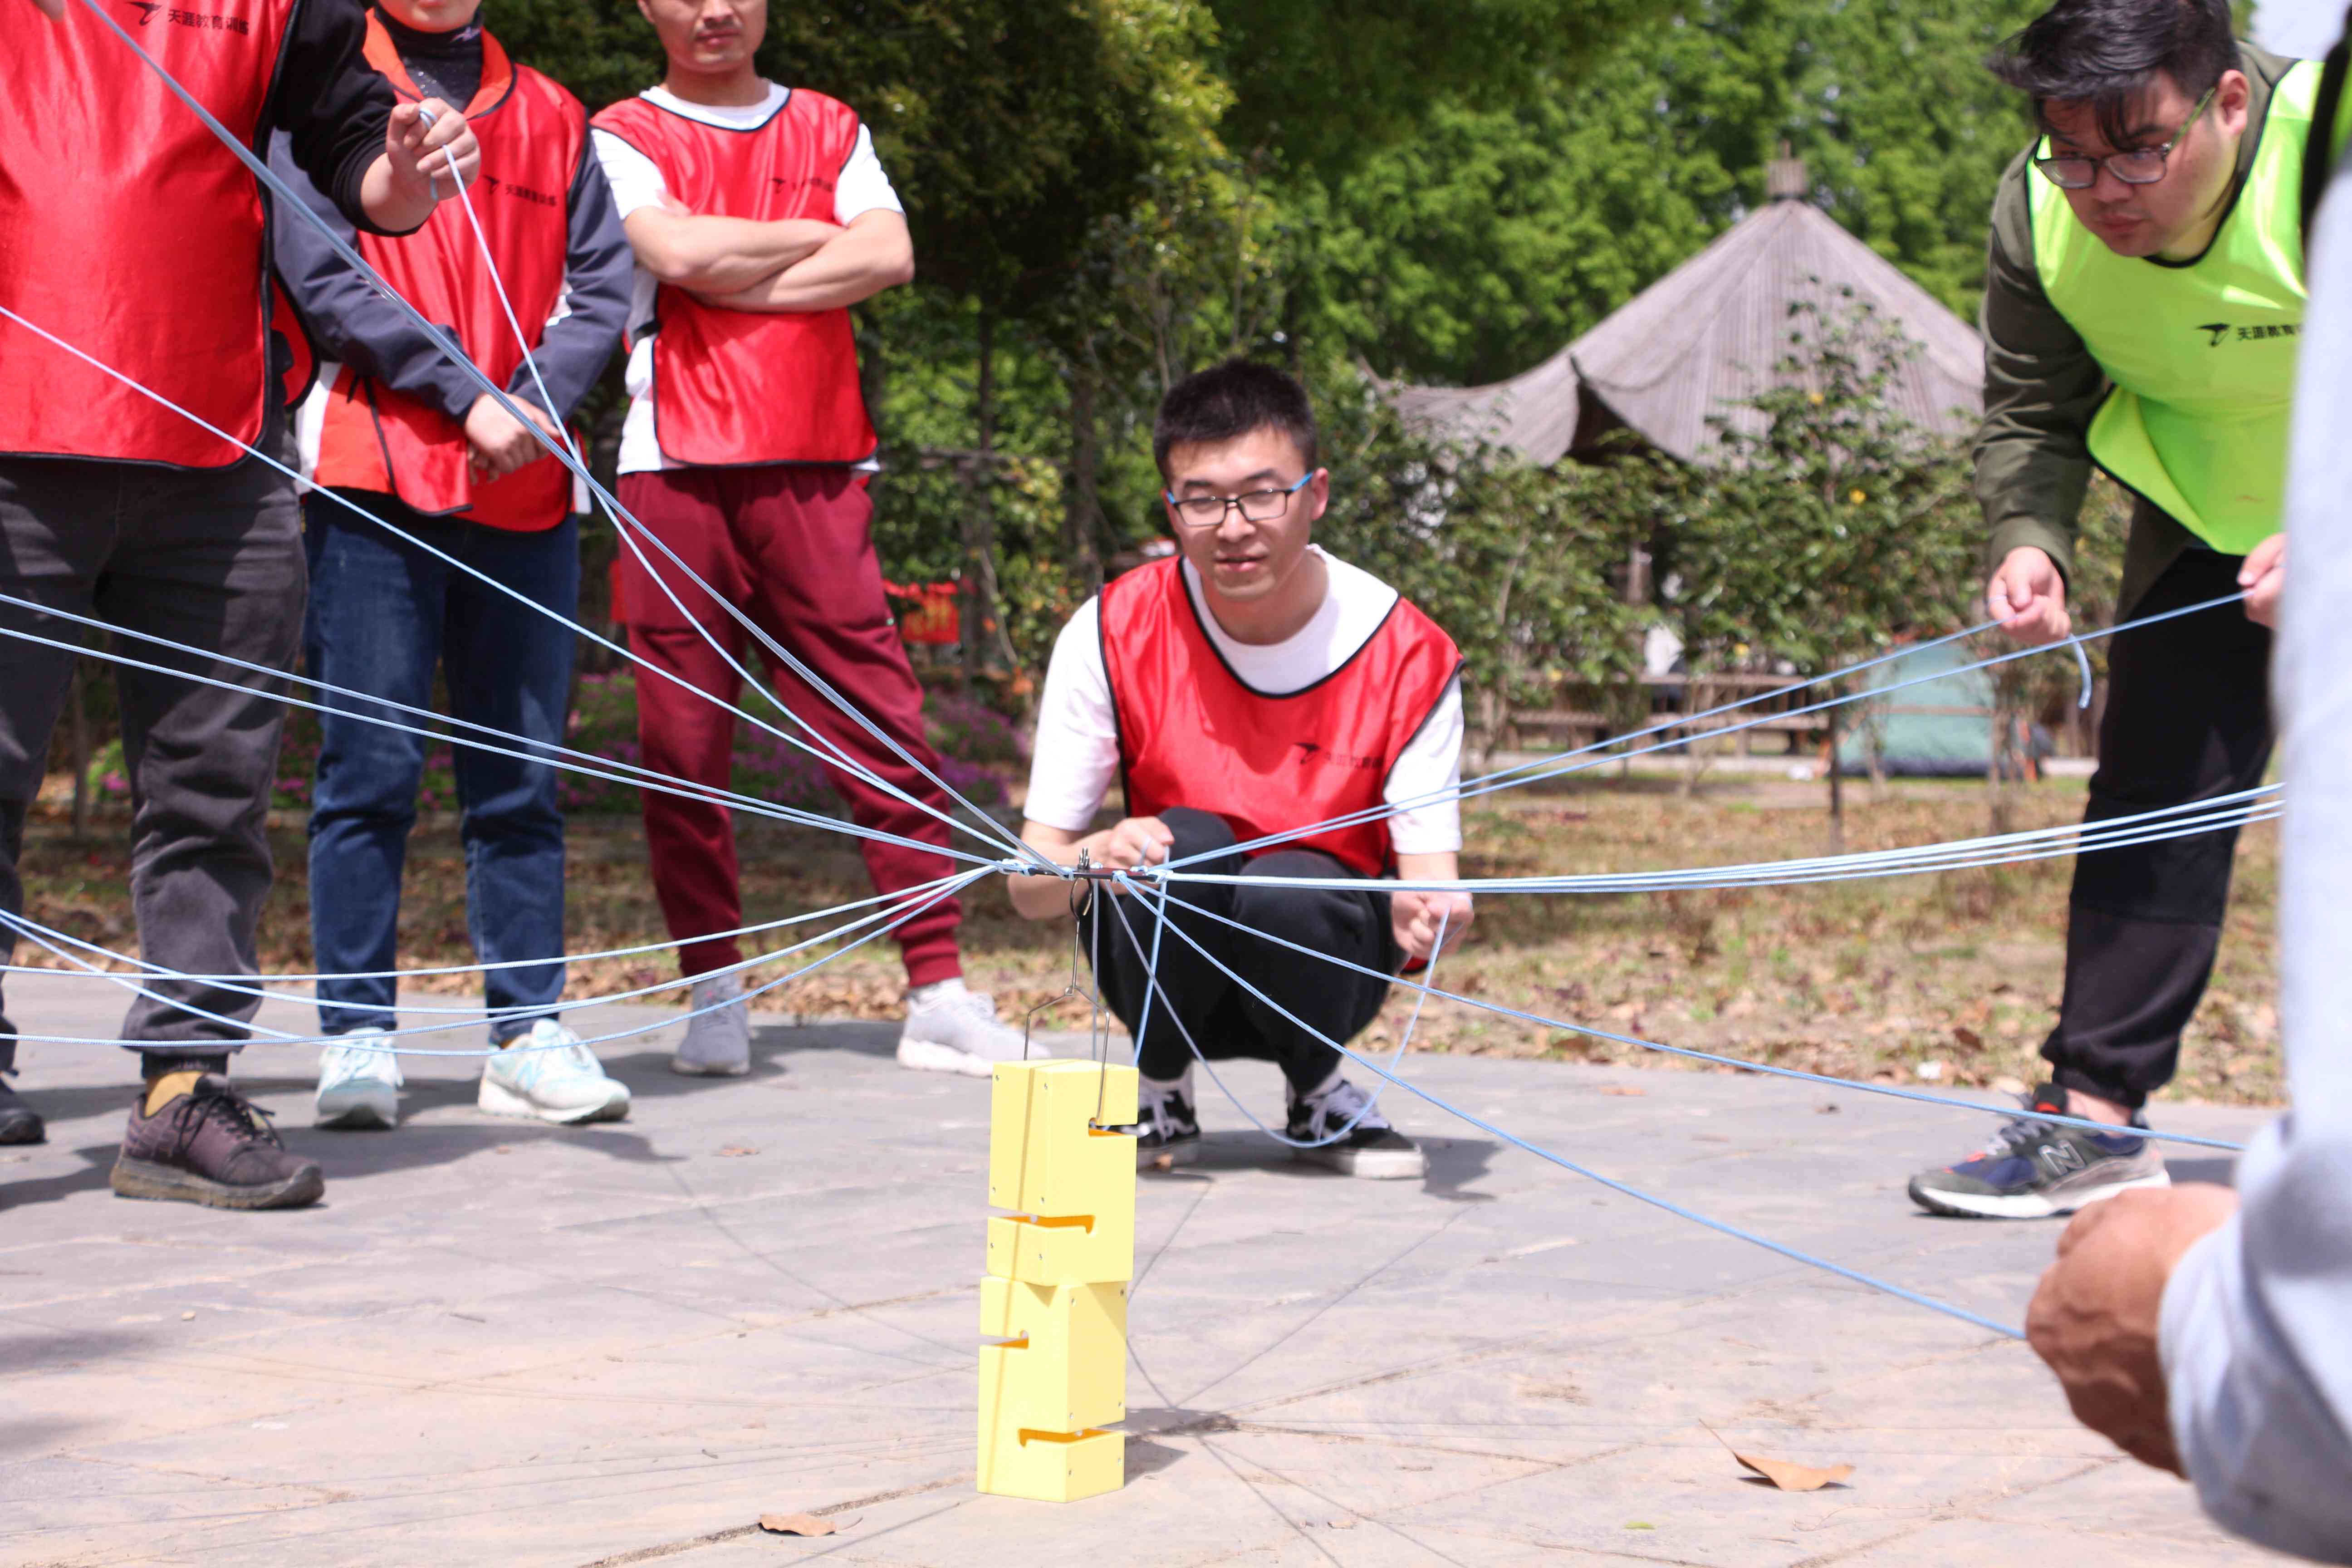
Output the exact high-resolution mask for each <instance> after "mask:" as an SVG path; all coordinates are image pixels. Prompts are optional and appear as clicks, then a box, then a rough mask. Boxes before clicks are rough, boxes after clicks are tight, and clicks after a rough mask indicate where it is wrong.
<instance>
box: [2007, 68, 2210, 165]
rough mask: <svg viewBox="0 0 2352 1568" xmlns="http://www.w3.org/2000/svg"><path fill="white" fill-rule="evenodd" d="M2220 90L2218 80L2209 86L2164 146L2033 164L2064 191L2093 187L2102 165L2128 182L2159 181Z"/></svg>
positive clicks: (2070, 156)
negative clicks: (2173, 155)
mask: <svg viewBox="0 0 2352 1568" xmlns="http://www.w3.org/2000/svg"><path fill="white" fill-rule="evenodd" d="M2220 90H2221V89H2220V87H2219V85H2218V84H2217V85H2216V86H2213V87H2210V88H2208V89H2205V96H2204V97H2202V98H2200V99H2199V100H2197V107H2196V108H2194V109H2192V110H2189V118H2188V119H2186V120H2184V121H2181V122H2180V129H2179V130H2178V131H2176V132H2173V133H2172V140H2171V141H2169V142H2166V143H2165V144H2164V145H2163V146H2161V147H2135V148H2133V149H2132V150H2131V151H2129V152H2127V153H2108V154H2107V155H2106V156H2105V157H2104V158H2092V157H2087V156H2084V154H2081V153H2069V154H2067V155H2066V156H2064V157H2060V158H2036V159H2034V160H2033V166H2034V167H2035V168H2037V169H2039V170H2041V171H2042V174H2043V175H2044V177H2046V178H2047V179H2048V180H2049V182H2050V183H2051V184H2053V185H2055V186H2057V187H2058V188H2059V189H2060V190H2062V191H2087V190H2089V189H2090V188H2091V187H2092V186H2093V185H2095V184H2098V183H2099V170H2100V169H2101V168H2102V167H2105V170H2106V171H2107V173H2108V174H2113V175H2114V176H2115V177H2116V179H2118V180H2121V181H2122V182H2123V183H2124V184H2126V185H2152V184H2156V183H2157V182H2158V180H2161V179H2163V178H2164V169H2165V164H2166V163H2167V161H2168V159H2169V158H2170V157H2171V155H2172V150H2173V149H2174V148H2175V147H2178V146H2179V145H2180V139H2181V138H2182V137H2183V136H2186V135H2188V134H2189V127H2190V126H2192V125H2194V124H2196V123H2197V121H2198V119H2199V118H2200V116H2201V115H2203V114H2204V112H2205V106H2206V105H2207V104H2209V103H2210V102H2212V101H2213V95H2214V93H2216V92H2218V91H2220Z"/></svg>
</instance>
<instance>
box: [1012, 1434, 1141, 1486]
mask: <svg viewBox="0 0 2352 1568" xmlns="http://www.w3.org/2000/svg"><path fill="white" fill-rule="evenodd" d="M1126 1484H1127V1435H1126V1434H1125V1433H1123V1432H1076V1433H1070V1432H1030V1431H1017V1430H1012V1429H1007V1430H1005V1431H1003V1432H1002V1433H993V1432H990V1431H988V1430H987V1429H986V1428H984V1427H983V1428H982V1431H981V1434H980V1489H981V1490H982V1491H984V1492H992V1493H994V1494H995V1495H996V1496H998V1497H1017V1498H1028V1499H1030V1500H1033V1501H1036V1502H1076V1501H1077V1500H1079V1499H1080V1498H1089V1497H1098V1496H1100V1495H1101V1494H1102V1493H1104V1492H1115V1491H1117V1490H1118V1489H1119V1488H1121V1487H1123V1486H1125V1485H1126Z"/></svg>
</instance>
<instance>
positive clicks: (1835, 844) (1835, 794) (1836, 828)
mask: <svg viewBox="0 0 2352 1568" xmlns="http://www.w3.org/2000/svg"><path fill="white" fill-rule="evenodd" d="M1838 712H1839V710H1837V709H1835V708H1832V709H1830V710H1828V714H1829V721H1830V847H1831V848H1832V851H1834V852H1835V853H1838V854H1843V853H1844V852H1845V779H1844V775H1843V773H1842V772H1841V771H1840V770H1839V768H1838Z"/></svg>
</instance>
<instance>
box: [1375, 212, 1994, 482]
mask: <svg viewBox="0 0 2352 1568" xmlns="http://www.w3.org/2000/svg"><path fill="white" fill-rule="evenodd" d="M1774 174H1775V175H1776V184H1777V185H1780V187H1781V188H1783V189H1786V188H1788V186H1789V185H1790V184H1795V185H1796V186H1797V188H1800V189H1801V180H1798V181H1794V182H1790V180H1789V179H1788V178H1787V176H1785V175H1783V174H1782V173H1781V170H1780V169H1779V168H1776V169H1775V171H1774ZM1845 291H1851V293H1852V295H1853V298H1854V300H1856V301H1857V302H1859V303H1863V304H1867V305H1869V306H1871V307H1873V308H1874V310H1875V312H1876V314H1877V316H1878V318H1879V319H1880V320H1881V321H1883V322H1885V323H1887V324H1890V325H1892V326H1893V327H1895V329H1897V330H1899V331H1901V332H1902V333H1903V335H1904V336H1905V337H1906V338H1908V339H1909V340H1910V341H1911V342H1913V343H1914V344H1916V346H1917V348H1918V350H1919V352H1918V353H1916V354H1913V355H1911V356H1910V357H1909V358H1907V359H1906V360H1905V361H1904V362H1902V363H1900V364H1899V365H1897V366H1896V368H1895V373H1894V375H1893V378H1892V384H1891V389H1890V391H1891V398H1892V401H1893V402H1894V404H1895V407H1896V408H1897V409H1898V410H1899V411H1900V412H1901V413H1902V415H1903V416H1905V417H1906V418H1907V419H1908V420H1910V421H1911V422H1912V423H1913V424H1915V425H1918V426H1924V427H1925V428H1927V429H1929V430H1932V431H1935V432H1936V433H1937V434H1939V435H1944V436H1958V435H1965V434H1966V433H1967V432H1968V431H1969V430H1970V429H1971V428H1973V427H1974V426H1975V423H1976V420H1977V417H1978V415H1979V410H1980V409H1981V407H1982V397H1983V378H1984V349H1983V344H1982V342H1980V340H1979V338H1978V336H1977V333H1976V329H1975V328H1973V327H1971V326H1969V323H1968V322H1966V321H1962V320H1960V318H1958V316H1955V315H1954V314H1952V312H1951V311H1950V310H1947V309H1945V307H1944V306H1943V304H1942V302H1941V301H1939V300H1937V299H1936V298H1935V297H1934V296H1933V295H1931V294H1929V293H1928V292H1927V290H1926V289H1922V288H1920V287H1919V285H1917V284H1916V283H1914V282H1912V281H1911V279H1908V278H1906V277H1905V276H1904V275H1903V273H1902V271H1901V270H1900V269H1898V268H1896V267H1895V265H1894V264H1893V263H1892V262H1889V261H1887V260H1885V258H1882V257H1881V256H1879V255H1878V253H1877V252H1875V251H1874V250H1872V249H1871V248H1870V247H1868V246H1866V245H1864V244H1863V243H1862V242H1861V241H1860V240H1858V239H1856V238H1854V237H1853V236H1852V235H1850V234H1848V233H1847V232H1846V231H1845V230H1844V229H1843V228H1842V227H1840V226H1839V225H1838V223H1837V221H1836V220H1835V219H1833V218H1832V217H1831V216H1829V215H1828V214H1826V213H1824V212H1822V210H1821V209H1820V208H1818V207H1816V206H1814V205H1812V204H1811V203H1810V202H1806V201H1802V200H1797V199H1792V197H1789V196H1784V197H1782V198H1781V199H1779V200H1775V201H1773V202H1771V203H1770V204H1769V205H1766V206H1764V207H1762V208H1760V209H1759V210H1758V211H1756V212H1754V213H1751V214H1749V215H1748V216H1747V217H1745V218H1743V219H1741V220H1740V222H1738V224H1736V225H1734V226H1732V227H1731V229H1729V230H1728V231H1727V233H1725V234H1724V235H1723V237H1721V238H1719V239H1717V241H1716V242H1715V243H1714V244H1712V245H1710V246H1708V247H1706V249H1705V250H1702V251H1700V252H1699V253H1698V254H1697V255H1696V256H1694V257H1692V258H1690V259H1689V260H1688V261H1685V263H1683V264H1682V265H1681V266H1680V267H1677V268H1675V269H1674V270H1673V271H1672V272H1670V273H1668V274H1666V276H1665V277H1664V278H1662V279H1659V280H1658V281H1657V282H1655V283H1654V284H1652V285H1651V286H1650V287H1649V288H1647V289H1643V291H1642V292H1641V293H1640V294H1638V295H1636V296H1635V297H1634V298H1633V300H1631V301H1629V302H1628V303H1627V304H1626V305H1625V306H1624V307H1623V308H1622V309H1621V310H1618V311H1617V312H1616V313H1615V314H1613V315H1612V316H1611V317H1610V318H1609V319H1608V320H1607V321H1602V322H1601V324H1600V325H1599V326H1597V327H1594V328H1593V329H1592V330H1591V331H1589V332H1587V333H1585V334H1584V335H1583V336H1582V337H1580V338H1579V339H1577V340H1576V341H1575V342H1572V343H1570V344H1569V345H1568V346H1567V347H1566V348H1564V349H1562V350H1560V351H1559V353H1556V354H1554V355H1552V356H1551V358H1549V359H1548V360H1546V361H1544V362H1543V363H1541V364H1539V365H1538V366H1536V367H1535V368H1534V369H1533V370H1530V371H1528V372H1527V373H1526V374H1523V375H1518V376H1514V377H1513V378H1512V379H1510V380H1509V381H1505V382H1497V383H1495V384H1492V385H1489V386H1472V387H1435V386H1402V387H1397V388H1395V389H1393V390H1392V391H1391V396H1392V397H1393V398H1394V400H1395V402H1396V405H1397V407H1398V409H1399V410H1400V411H1401V412H1402V414H1403V415H1404V416H1406V417H1407V418H1408V419H1409V420H1411V421H1412V422H1413V423H1415V424H1417V425H1419V426H1422V427H1423V428H1424V429H1427V430H1430V431H1432V432H1433V433H1435V434H1439V435H1443V436H1445V437H1451V438H1454V439H1458V440H1464V441H1478V440H1484V441H1487V442H1490V443H1492V444H1494V445H1496V446H1498V447H1505V448H1507V449H1509V450H1512V451H1516V452H1517V453H1518V454H1519V455H1520V456H1522V457H1524V458H1526V459H1527V460H1528V461H1529V462H1533V463H1537V464H1540V465H1544V466H1547V467H1548V466H1549V465H1551V464H1553V463H1556V462H1558V461H1559V459H1560V458H1563V457H1567V456H1569V455H1570V454H1572V453H1576V452H1580V451H1582V450H1584V449H1586V448H1588V447H1591V445H1592V443H1593V442H1594V441H1595V440H1597V439H1598V438H1599V437H1601V436H1602V435H1605V434H1606V433H1607V432H1608V431H1610V430H1612V429H1614V428H1617V427H1620V426H1631V427H1632V428H1633V430H1634V431H1636V432H1638V433H1639V434H1640V435H1641V436H1642V437H1643V438H1644V439H1646V440H1648V441H1649V442H1651V443H1652V444H1653V445H1654V446H1656V447H1659V448H1660V449H1661V450H1663V451H1665V452H1668V453H1671V454H1673V455H1674V456H1675V457H1676V458H1683V459H1685V461H1700V462H1704V461H1705V460H1706V456H1707V453H1708V450H1709V448H1710V447H1713V446H1715V445H1716V439H1717V437H1716V433H1715V431H1714V430H1713V428H1711V427H1710V426H1709V425H1708V423H1707V420H1708V417H1709V416H1725V415H1727V414H1728V413H1729V412H1730V407H1731V405H1738V404H1741V403H1744V402H1746V401H1747V400H1748V399H1750V398H1753V397H1754V396H1756V395H1758V394H1759V393H1760V392H1763V391H1765V390H1766V389H1767V388H1769V386H1771V385H1772V384H1773V383H1774V380H1775V378H1776V377H1777V375H1778V374H1780V364H1781V362H1782V360H1783V359H1784V358H1785V357H1786V356H1787V354H1788V353H1789V349H1790V342H1789V336H1790V331H1791V328H1792V325H1793V324H1794V323H1792V321H1791V317H1790V307H1791V305H1792V304H1794V303H1796V302H1798V301H1800V300H1807V299H1811V300H1816V301H1818V302H1820V303H1821V304H1822V305H1823V306H1825V307H1826V306H1828V305H1829V304H1830V303H1831V302H1832V300H1834V298H1835V297H1836V296H1838V295H1840V294H1842V293H1843V292H1845Z"/></svg>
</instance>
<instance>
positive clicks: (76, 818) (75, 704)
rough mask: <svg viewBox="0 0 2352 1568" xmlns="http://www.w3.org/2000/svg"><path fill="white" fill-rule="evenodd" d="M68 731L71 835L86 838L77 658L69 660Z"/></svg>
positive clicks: (85, 733)
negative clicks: (71, 674) (70, 770)
mask: <svg viewBox="0 0 2352 1568" xmlns="http://www.w3.org/2000/svg"><path fill="white" fill-rule="evenodd" d="M66 702H67V704H68V708H67V718H68V735H69V736H70V737H71V742H72V745H73V767H74V775H73V836H74V837H76V838H77V839H81V838H87V837H89V710H88V709H87V708H86V707H85V706H84V705H83V702H82V673H81V660H80V659H79V658H77V659H75V660H74V662H73V679H72V680H71V681H70V682H68V685H67V687H66Z"/></svg>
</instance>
